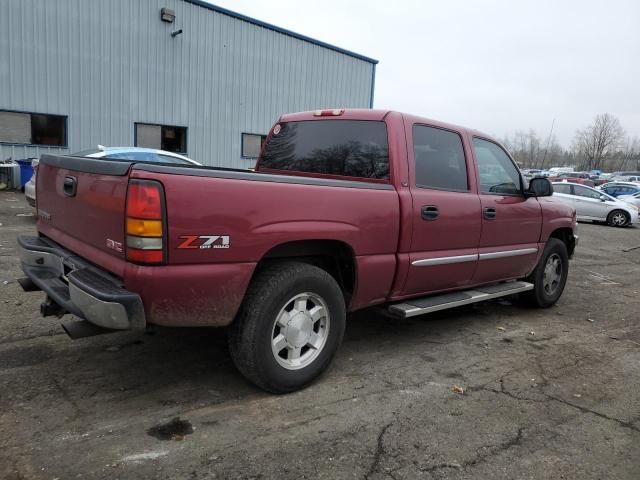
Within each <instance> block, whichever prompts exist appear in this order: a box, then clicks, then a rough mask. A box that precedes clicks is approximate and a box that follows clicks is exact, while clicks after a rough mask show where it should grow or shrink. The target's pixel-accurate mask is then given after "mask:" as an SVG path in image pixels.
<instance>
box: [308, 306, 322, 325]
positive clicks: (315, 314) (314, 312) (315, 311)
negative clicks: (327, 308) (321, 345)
mask: <svg viewBox="0 0 640 480" xmlns="http://www.w3.org/2000/svg"><path fill="white" fill-rule="evenodd" d="M309 316H310V317H311V319H312V320H313V323H316V322H317V321H318V320H320V319H321V318H322V317H324V316H325V315H324V308H322V307H321V306H319V305H316V306H315V307H313V308H312V309H311V310H309Z"/></svg>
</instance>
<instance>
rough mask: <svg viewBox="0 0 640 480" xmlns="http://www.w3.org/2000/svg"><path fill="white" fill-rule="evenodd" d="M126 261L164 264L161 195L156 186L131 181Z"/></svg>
mask: <svg viewBox="0 0 640 480" xmlns="http://www.w3.org/2000/svg"><path fill="white" fill-rule="evenodd" d="M125 228H126V234H127V242H126V244H127V249H126V252H127V255H126V256H127V260H129V261H131V262H135V263H146V264H158V263H164V261H165V248H164V247H165V238H164V233H165V231H166V225H165V217H164V191H163V189H162V185H161V184H160V183H159V182H155V181H152V180H131V182H130V183H129V188H128V190H127V218H126V221H125Z"/></svg>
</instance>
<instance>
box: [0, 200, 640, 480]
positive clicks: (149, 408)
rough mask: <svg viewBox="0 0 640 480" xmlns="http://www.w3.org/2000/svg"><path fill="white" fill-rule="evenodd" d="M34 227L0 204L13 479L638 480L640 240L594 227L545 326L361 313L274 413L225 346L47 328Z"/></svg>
mask: <svg viewBox="0 0 640 480" xmlns="http://www.w3.org/2000/svg"><path fill="white" fill-rule="evenodd" d="M30 213H32V209H30V208H29V207H28V206H27V204H26V202H25V201H24V197H23V196H22V195H20V194H12V193H0V223H1V224H2V225H1V226H0V325H1V326H2V331H1V333H0V478H6V479H23V478H43V479H54V478H58V479H68V478H105V479H114V478H123V479H151V478H158V479H166V478H174V479H182V478H189V479H197V478H278V479H286V478H295V479H301V478H331V479H334V478H368V479H374V478H391V479H400V478H434V479H437V478H451V479H480V478H492V479H501V478H504V479H513V478H517V479H525V478H535V479H538V478H539V479H550V478H553V479H562V478H566V479H570V478H580V479H591V478H594V479H595V478H600V479H638V478H640V327H639V325H638V324H639V321H640V284H639V279H640V248H639V249H636V250H631V251H629V252H624V251H623V249H625V248H629V247H633V246H640V228H636V227H633V228H627V229H615V228H610V227H606V226H603V225H591V224H581V226H580V235H581V240H580V245H579V247H578V249H577V254H576V257H575V259H574V260H573V261H572V262H571V271H570V275H569V281H568V284H567V288H566V290H565V293H564V295H563V297H562V298H561V299H560V302H559V303H558V304H557V305H556V306H555V307H553V308H551V309H548V310H528V309H525V308H522V307H519V306H517V305H515V304H514V305H512V304H511V302H508V301H501V302H492V303H485V304H480V305H477V306H475V307H465V308H460V309H456V310H452V311H449V312H440V313H437V314H432V315H427V316H423V317H419V318H414V319H411V320H406V321H397V320H389V319H387V318H385V317H383V316H381V315H379V314H378V313H376V312H371V311H368V312H360V313H358V314H357V315H354V316H353V317H352V318H351V319H350V321H349V323H348V325H347V333H346V337H345V342H344V344H343V345H342V347H341V349H340V351H339V353H338V356H337V358H336V359H335V361H334V363H333V365H332V367H331V368H330V370H329V371H328V372H327V373H326V374H325V375H323V376H322V378H320V379H319V381H317V382H316V383H315V384H314V385H312V386H311V387H309V388H307V389H306V390H304V391H302V392H298V393H295V394H291V395H287V396H271V395H268V394H266V393H263V392H262V391H259V390H257V389H256V388H254V387H253V386H252V385H250V384H248V383H247V382H246V381H245V380H243V378H242V377H240V376H239V374H238V373H237V372H236V371H235V370H234V368H233V366H232V364H231V362H230V359H229V355H228V353H227V351H226V346H225V337H224V331H222V330H205V329H156V330H154V331H153V332H151V333H146V334H131V333H120V334H113V335H103V336H98V337H92V338H87V339H83V340H75V341H72V340H70V339H69V338H68V337H67V336H66V335H65V334H64V333H63V332H62V329H61V327H60V326H59V323H58V321H57V320H56V319H51V318H47V319H43V318H40V317H39V313H38V305H39V304H40V302H41V301H42V300H43V294H42V293H41V292H39V293H24V292H22V291H21V289H20V287H19V286H18V284H17V283H16V282H15V278H17V277H19V276H20V274H21V272H20V268H19V261H18V258H17V257H16V244H15V237H16V236H17V235H19V234H22V233H33V232H35V217H33V216H17V215H18V214H27V215H28V214H30ZM4 281H8V282H9V283H7V284H5V283H4ZM455 387H460V389H462V390H458V392H463V393H456V391H454V390H456V388H455Z"/></svg>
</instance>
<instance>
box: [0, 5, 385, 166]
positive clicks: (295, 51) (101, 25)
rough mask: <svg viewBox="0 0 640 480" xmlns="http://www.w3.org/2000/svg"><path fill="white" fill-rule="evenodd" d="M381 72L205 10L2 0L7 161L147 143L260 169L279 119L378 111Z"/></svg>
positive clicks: (0, 86) (0, 122)
mask: <svg viewBox="0 0 640 480" xmlns="http://www.w3.org/2000/svg"><path fill="white" fill-rule="evenodd" d="M376 63H377V62H376V60H373V59H371V58H367V57H364V56H362V55H359V54H356V53H353V52H349V51H346V50H343V49H341V48H338V47H335V46H332V45H328V44H326V43H323V42H319V41H316V40H313V39H311V38H308V37H305V36H303V35H300V34H297V33H293V32H290V31H288V30H284V29H281V28H278V27H276V26H273V25H270V24H266V23H264V22H260V21H258V20H255V19H252V18H248V17H245V16H243V15H240V14H237V13H234V12H231V11H229V10H226V9H223V8H220V7H217V6H214V5H211V4H209V3H207V2H204V1H201V0H55V1H52V0H47V1H45V0H0V160H3V159H6V158H7V157H12V158H13V159H23V158H28V157H38V156H39V155H40V154H42V153H73V152H76V151H80V150H84V149H89V148H95V147H96V146H97V145H98V144H101V145H106V146H126V145H137V146H148V147H155V148H163V149H165V150H171V151H176V152H181V153H184V154H186V155H188V156H189V157H191V158H193V159H195V160H198V161H200V162H202V163H204V164H207V165H217V166H225V167H236V168H246V167H250V166H252V165H253V164H254V158H255V156H256V155H257V152H258V150H259V145H260V141H261V138H262V136H263V135H265V134H266V133H267V132H268V130H269V127H270V126H271V124H272V123H273V122H274V121H275V120H276V119H277V118H278V116H279V115H280V114H281V113H285V112H292V111H301V110H313V109H318V108H333V107H362V108H368V107H371V106H372V103H373V92H374V83H375V67H376Z"/></svg>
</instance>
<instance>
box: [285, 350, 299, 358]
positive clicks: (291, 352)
mask: <svg viewBox="0 0 640 480" xmlns="http://www.w3.org/2000/svg"><path fill="white" fill-rule="evenodd" d="M300 353H301V351H300V349H299V348H291V349H289V354H288V355H287V360H300Z"/></svg>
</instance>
